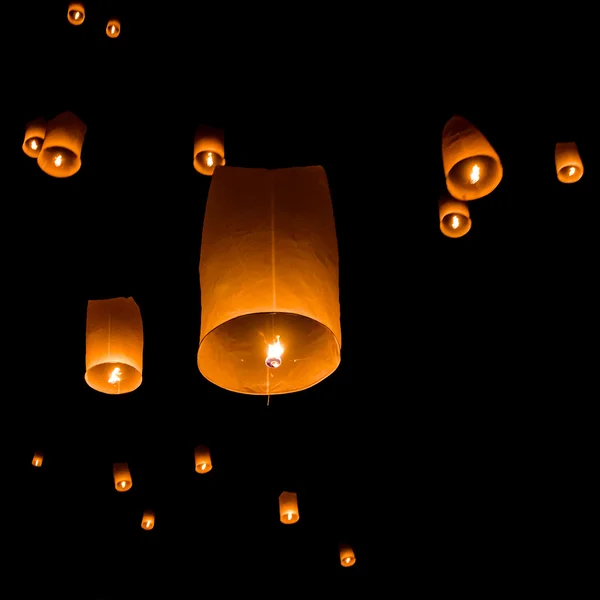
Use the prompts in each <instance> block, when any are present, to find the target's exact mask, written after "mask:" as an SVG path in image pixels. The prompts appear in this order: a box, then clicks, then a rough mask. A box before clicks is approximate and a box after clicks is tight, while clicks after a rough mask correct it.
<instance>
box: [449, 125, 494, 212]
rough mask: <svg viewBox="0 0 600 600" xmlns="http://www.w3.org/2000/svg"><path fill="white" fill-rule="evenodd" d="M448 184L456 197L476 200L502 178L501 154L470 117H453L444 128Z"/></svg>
mask: <svg viewBox="0 0 600 600" xmlns="http://www.w3.org/2000/svg"><path fill="white" fill-rule="evenodd" d="M442 160H443V164H444V174H445V176H446V187H447V188H448V192H450V195H451V196H452V197H453V198H456V199H457V200H467V201H468V200H477V199H479V198H483V196H487V195H488V194H490V193H491V192H493V191H494V190H495V189H496V187H497V186H498V184H499V183H500V181H501V180H502V172H503V171H502V164H501V162H500V157H499V156H498V154H496V151H495V150H494V149H493V148H492V146H491V144H490V143H489V142H488V140H487V139H486V138H485V137H484V135H483V134H482V133H481V132H480V131H479V129H477V128H476V127H475V126H474V125H473V124H471V123H470V122H469V121H467V119H465V118H463V117H459V116H454V117H452V118H451V119H450V120H449V121H448V122H447V123H446V125H445V127H444V130H443V132H442Z"/></svg>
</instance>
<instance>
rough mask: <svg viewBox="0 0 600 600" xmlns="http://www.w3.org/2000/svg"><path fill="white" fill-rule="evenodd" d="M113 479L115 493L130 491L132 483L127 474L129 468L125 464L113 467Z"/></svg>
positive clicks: (128, 473) (129, 475) (117, 464)
mask: <svg viewBox="0 0 600 600" xmlns="http://www.w3.org/2000/svg"><path fill="white" fill-rule="evenodd" d="M113 477H114V480H115V489H116V490H117V492H126V491H128V490H130V489H131V486H132V485H133V482H132V480H131V473H130V472H129V466H128V465H127V463H124V462H121V463H115V464H114V465H113Z"/></svg>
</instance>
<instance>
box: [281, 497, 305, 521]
mask: <svg viewBox="0 0 600 600" xmlns="http://www.w3.org/2000/svg"><path fill="white" fill-rule="evenodd" d="M299 518H300V513H299V512H298V497H297V496H296V493H295V492H282V493H281V495H280V496H279V520H280V521H281V522H282V523H284V524H285V525H293V524H294V523H297V522H298V519H299Z"/></svg>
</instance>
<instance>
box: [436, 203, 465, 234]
mask: <svg viewBox="0 0 600 600" xmlns="http://www.w3.org/2000/svg"><path fill="white" fill-rule="evenodd" d="M438 204H439V211H440V230H441V232H442V233H443V234H444V235H445V236H447V237H449V238H459V237H462V236H463V235H465V234H466V233H468V232H469V230H470V229H471V216H470V213H469V207H468V206H467V204H466V202H461V201H460V200H454V199H453V198H440V200H439V203H438Z"/></svg>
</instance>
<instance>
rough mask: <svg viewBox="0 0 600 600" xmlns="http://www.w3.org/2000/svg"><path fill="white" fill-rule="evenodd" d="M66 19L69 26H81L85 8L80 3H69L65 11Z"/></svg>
mask: <svg viewBox="0 0 600 600" xmlns="http://www.w3.org/2000/svg"><path fill="white" fill-rule="evenodd" d="M67 19H68V20H69V23H71V25H81V24H82V23H83V21H84V20H85V8H84V7H83V4H82V3H81V2H71V4H69V10H68V11H67Z"/></svg>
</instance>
